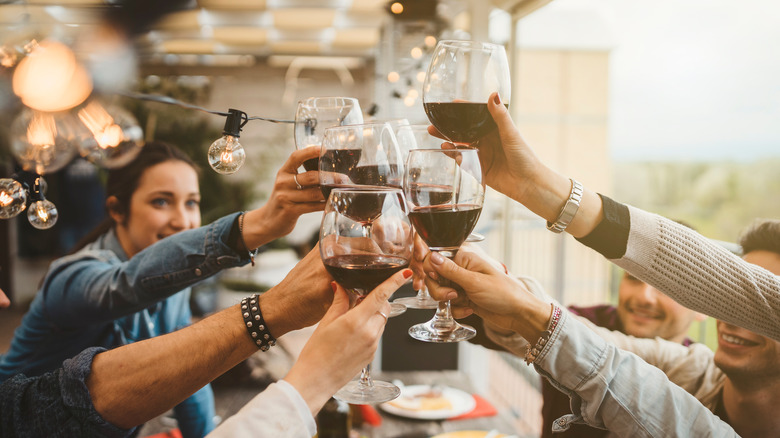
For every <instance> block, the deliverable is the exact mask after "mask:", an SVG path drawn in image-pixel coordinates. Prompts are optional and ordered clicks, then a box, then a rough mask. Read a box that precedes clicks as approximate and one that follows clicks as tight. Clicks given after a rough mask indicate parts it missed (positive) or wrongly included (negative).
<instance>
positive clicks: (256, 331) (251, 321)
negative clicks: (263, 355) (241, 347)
mask: <svg viewBox="0 0 780 438" xmlns="http://www.w3.org/2000/svg"><path fill="white" fill-rule="evenodd" d="M241 314H242V315H243V317H244V323H246V330H247V331H248V332H249V336H251V337H252V341H253V342H254V343H255V344H257V347H258V348H259V349H260V350H262V351H268V349H269V348H271V347H273V346H274V345H276V339H275V338H274V337H273V336H271V332H270V331H269V330H268V324H266V323H265V320H264V319H263V314H262V313H260V305H259V304H258V302H257V294H254V295H252V296H251V297H247V298H244V299H243V300H241Z"/></svg>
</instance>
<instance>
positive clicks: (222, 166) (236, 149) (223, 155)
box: [209, 108, 247, 175]
mask: <svg viewBox="0 0 780 438" xmlns="http://www.w3.org/2000/svg"><path fill="white" fill-rule="evenodd" d="M229 113H230V114H229V115H228V116H227V120H226V121H225V129H224V131H223V132H222V134H223V135H222V137H221V138H219V139H217V141H215V142H214V143H212V144H211V146H210V147H209V165H210V166H211V168H212V169H214V170H215V171H216V172H217V173H221V174H223V175H230V174H231V173H235V172H236V171H237V170H238V169H240V168H241V165H243V164H244V160H245V159H246V153H245V152H244V147H243V146H241V143H239V142H238V137H239V135H240V134H241V128H242V127H243V126H244V125H245V124H246V122H247V115H246V113H244V112H243V111H239V110H236V109H232V108H231V109H230V110H229Z"/></svg>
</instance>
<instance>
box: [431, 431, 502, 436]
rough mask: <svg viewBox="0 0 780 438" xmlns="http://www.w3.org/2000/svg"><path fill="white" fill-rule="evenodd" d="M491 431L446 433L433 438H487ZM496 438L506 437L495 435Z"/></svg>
mask: <svg viewBox="0 0 780 438" xmlns="http://www.w3.org/2000/svg"><path fill="white" fill-rule="evenodd" d="M489 433H490V431H488V430H459V431H457V432H446V433H442V434H439V435H436V436H434V437H433V438H485V437H486V436H487V435H488V434H489ZM493 436H494V437H495V438H502V437H505V436H506V435H504V434H503V433H499V434H498V435H493Z"/></svg>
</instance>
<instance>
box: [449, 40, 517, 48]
mask: <svg viewBox="0 0 780 438" xmlns="http://www.w3.org/2000/svg"><path fill="white" fill-rule="evenodd" d="M437 45H439V46H448V47H458V48H466V49H468V48H480V49H482V48H491V49H499V48H501V49H503V48H504V46H502V45H501V44H496V43H487V42H483V41H474V40H440V41H439V42H438V43H437Z"/></svg>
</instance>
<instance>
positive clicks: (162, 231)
mask: <svg viewBox="0 0 780 438" xmlns="http://www.w3.org/2000/svg"><path fill="white" fill-rule="evenodd" d="M110 204H111V198H109V211H111V210H112V209H111V208H110ZM111 215H112V217H113V218H114V221H116V223H117V227H116V230H117V237H118V238H119V242H120V244H121V245H122V248H123V249H124V250H125V252H126V253H127V257H132V256H134V255H135V254H137V253H138V252H140V251H141V250H143V249H144V248H146V247H148V246H149V245H152V244H153V243H155V242H157V241H159V240H161V239H164V238H166V237H168V236H170V235H172V234H176V233H178V232H179V231H183V230H189V229H192V228H197V227H199V226H200V190H199V187H198V174H197V173H196V172H195V169H193V168H192V167H190V165H189V164H187V163H185V162H183V161H178V160H169V161H165V162H162V163H160V164H156V165H154V166H152V167H150V168H148V169H146V171H144V173H143V174H142V175H141V178H140V179H139V181H138V188H136V190H135V192H133V195H132V197H131V198H130V208H129V212H128V214H127V216H126V215H124V214H119V213H112V214H111Z"/></svg>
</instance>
